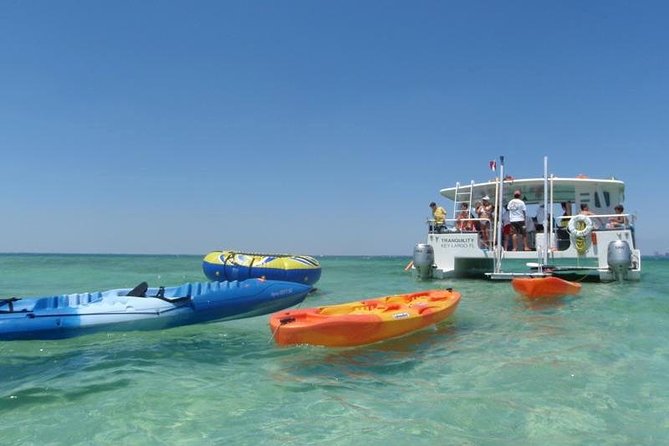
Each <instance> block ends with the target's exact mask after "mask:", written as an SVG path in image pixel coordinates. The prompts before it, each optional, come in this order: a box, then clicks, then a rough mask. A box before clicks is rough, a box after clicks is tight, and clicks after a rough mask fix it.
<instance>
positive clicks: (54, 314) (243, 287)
mask: <svg viewBox="0 0 669 446" xmlns="http://www.w3.org/2000/svg"><path fill="white" fill-rule="evenodd" d="M310 290H311V286H309V285H303V284H299V283H294V282H283V281H276V280H261V279H249V280H245V281H242V282H237V281H233V282H205V283H186V284H183V285H181V286H177V287H159V288H149V287H148V285H147V284H146V282H142V283H141V284H139V285H138V286H137V287H135V288H133V289H128V288H125V289H116V290H109V291H97V292H92V293H81V294H64V295H60V296H49V297H30V298H16V297H12V298H10V299H0V339H6V340H7V339H54V338H66V337H71V336H78V335H82V334H86V333H91V332H96V331H112V330H113V331H118V330H156V329H161V328H168V327H175V326H179V325H188V324H195V323H201V322H210V321H220V320H231V319H241V318H247V317H252V316H259V315H262V314H268V313H273V312H275V311H279V310H282V309H284V308H288V307H291V306H293V305H297V304H298V303H300V302H302V301H303V300H304V298H305V297H306V296H307V294H308V293H309V291H310Z"/></svg>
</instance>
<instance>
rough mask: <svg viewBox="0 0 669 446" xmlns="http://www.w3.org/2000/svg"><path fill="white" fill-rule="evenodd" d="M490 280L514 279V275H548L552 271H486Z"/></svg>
mask: <svg viewBox="0 0 669 446" xmlns="http://www.w3.org/2000/svg"><path fill="white" fill-rule="evenodd" d="M485 275H486V277H487V278H488V279H490V280H513V278H514V277H548V276H552V274H550V273H539V272H526V273H485Z"/></svg>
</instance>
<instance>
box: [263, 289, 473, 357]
mask: <svg viewBox="0 0 669 446" xmlns="http://www.w3.org/2000/svg"><path fill="white" fill-rule="evenodd" d="M459 301H460V293H458V292H455V291H453V290H428V291H421V292H417V293H409V294H400V295H394V296H386V297H380V298H376V299H369V300H363V301H357V302H350V303H345V304H340V305H330V306H323V307H317V308H307V309H301V310H289V311H280V312H277V313H274V314H273V315H271V316H270V328H271V330H272V333H273V335H274V339H275V341H276V343H277V344H280V345H290V344H311V345H322V346H328V347H346V346H355V345H364V344H371V343H374V342H378V341H382V340H385V339H390V338H395V337H398V336H402V335H405V334H407V333H411V332H414V331H417V330H420V329H422V328H425V327H428V326H430V325H434V324H437V323H439V322H441V321H443V320H444V319H446V318H447V317H449V316H450V315H451V314H453V312H454V311H455V309H456V308H457V305H458V303H459Z"/></svg>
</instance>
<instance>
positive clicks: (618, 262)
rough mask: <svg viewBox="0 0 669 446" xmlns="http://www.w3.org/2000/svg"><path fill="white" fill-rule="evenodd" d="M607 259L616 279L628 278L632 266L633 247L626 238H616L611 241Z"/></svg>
mask: <svg viewBox="0 0 669 446" xmlns="http://www.w3.org/2000/svg"><path fill="white" fill-rule="evenodd" d="M606 261H607V262H608V264H609V268H611V271H612V272H613V277H614V278H615V279H616V280H623V279H626V278H627V271H628V270H629V269H630V267H631V266H632V249H631V248H630V245H629V243H627V242H626V241H625V240H615V241H613V242H611V243H609V247H608V250H607V252H606Z"/></svg>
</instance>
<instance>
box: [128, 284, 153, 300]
mask: <svg viewBox="0 0 669 446" xmlns="http://www.w3.org/2000/svg"><path fill="white" fill-rule="evenodd" d="M148 289H149V284H148V283H146V282H142V283H140V284H139V285H137V286H136V287H135V288H133V289H132V290H130V292H128V294H126V296H133V297H146V290H148Z"/></svg>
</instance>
